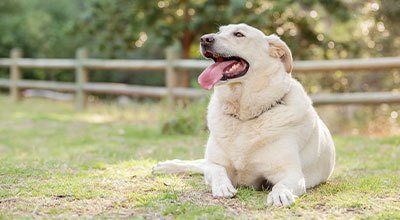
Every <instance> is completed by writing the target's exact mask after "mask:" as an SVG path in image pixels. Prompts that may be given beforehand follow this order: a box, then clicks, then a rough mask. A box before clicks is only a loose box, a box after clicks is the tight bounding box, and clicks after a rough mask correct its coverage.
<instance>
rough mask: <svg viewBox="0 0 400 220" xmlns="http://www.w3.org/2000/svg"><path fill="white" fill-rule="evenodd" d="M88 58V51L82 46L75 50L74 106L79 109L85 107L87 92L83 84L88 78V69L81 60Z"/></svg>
mask: <svg viewBox="0 0 400 220" xmlns="http://www.w3.org/2000/svg"><path fill="white" fill-rule="evenodd" d="M87 58H88V52H87V50H86V49H84V48H79V49H78V50H77V51H76V67H75V83H76V92H75V108H76V109H77V110H79V111H81V110H83V109H84V108H85V107H86V101H87V94H86V92H85V91H84V89H83V86H84V84H85V83H86V82H88V80H89V72H88V69H87V68H85V67H84V66H83V60H84V59H87Z"/></svg>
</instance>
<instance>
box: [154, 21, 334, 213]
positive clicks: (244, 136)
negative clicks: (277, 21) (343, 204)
mask: <svg viewBox="0 0 400 220" xmlns="http://www.w3.org/2000/svg"><path fill="white" fill-rule="evenodd" d="M237 31H240V32H242V33H243V34H244V35H245V37H241V38H238V37H235V36H234V35H233V33H234V32H237ZM213 36H214V38H215V51H217V52H218V53H221V54H224V55H226V56H227V55H230V56H240V57H242V58H243V59H245V60H247V61H248V62H249V64H250V68H249V70H248V72H247V74H246V75H245V76H243V77H240V78H236V79H232V80H228V81H227V82H223V83H218V84H217V85H216V86H215V88H214V93H213V95H212V97H211V100H210V103H209V106H208V115H207V121H208V128H209V130H210V136H209V139H208V142H207V148H206V152H205V160H204V161H201V160H200V161H196V162H193V161H180V160H174V161H167V162H163V163H159V164H158V165H157V166H155V167H154V169H153V170H154V172H158V173H177V172H196V173H204V175H205V179H206V183H208V184H210V185H211V187H212V193H213V196H215V197H233V196H234V195H235V194H236V190H235V188H234V186H235V187H237V186H250V187H255V188H260V187H261V186H260V184H261V182H262V181H263V180H268V181H269V182H270V183H272V184H273V188H272V191H271V192H270V193H269V195H268V198H267V203H268V204H273V205H276V206H288V205H290V204H292V203H293V202H294V201H295V197H296V196H300V195H302V194H303V193H305V191H306V188H310V187H313V186H316V185H318V184H320V183H322V182H325V181H326V180H327V179H328V178H329V176H330V175H331V173H332V171H333V167H334V164H335V149H334V144H333V141H332V138H331V135H330V133H329V130H328V129H327V128H326V126H325V125H324V123H323V122H322V121H321V119H320V118H319V117H318V115H317V113H316V112H315V110H314V108H313V106H312V102H311V100H310V98H309V97H308V96H307V94H306V92H305V91H304V89H303V87H302V85H301V84H300V83H299V82H298V81H296V80H295V79H293V78H292V77H291V68H292V57H291V54H290V50H289V49H288V48H287V46H286V44H285V43H284V42H283V41H282V40H280V39H279V38H278V37H277V36H275V35H270V36H265V35H264V34H263V33H262V32H261V31H259V30H257V29H255V28H253V27H250V26H248V25H245V24H237V25H228V26H224V27H221V28H220V32H219V33H217V34H213ZM282 97H283V104H278V105H275V106H274V107H272V108H271V109H270V110H268V111H266V112H264V111H263V110H264V109H266V108H267V107H269V106H271V105H273V104H274V103H276V101H277V100H280V99H281V98H282Z"/></svg>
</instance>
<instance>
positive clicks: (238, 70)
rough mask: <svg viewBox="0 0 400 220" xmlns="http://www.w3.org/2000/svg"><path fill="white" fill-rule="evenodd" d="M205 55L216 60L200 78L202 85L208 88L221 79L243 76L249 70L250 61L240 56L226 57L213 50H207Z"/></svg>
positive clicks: (226, 79)
mask: <svg viewBox="0 0 400 220" xmlns="http://www.w3.org/2000/svg"><path fill="white" fill-rule="evenodd" d="M203 55H204V56H205V57H206V58H210V59H213V60H214V62H215V63H214V64H212V65H210V66H209V67H207V69H205V70H204V71H203V72H202V73H201V74H200V76H199V78H198V82H199V84H200V85H201V87H203V88H204V89H207V90H209V89H211V88H212V87H213V86H214V85H215V84H216V83H218V82H220V81H228V80H230V79H235V78H239V77H242V76H244V75H246V73H247V71H248V70H249V63H248V62H247V61H246V60H245V59H243V58H241V57H238V56H229V57H225V56H222V55H221V54H218V53H214V52H211V51H205V52H204V53H203Z"/></svg>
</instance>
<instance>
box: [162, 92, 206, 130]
mask: <svg viewBox="0 0 400 220" xmlns="http://www.w3.org/2000/svg"><path fill="white" fill-rule="evenodd" d="M207 103H208V99H201V100H198V101H193V102H188V103H184V102H182V103H179V104H178V105H177V108H176V111H175V112H174V114H173V115H172V116H171V114H168V113H164V115H163V116H162V120H161V121H162V123H161V124H162V128H161V129H162V133H163V134H195V133H199V132H204V131H206V129H207V126H206V112H207Z"/></svg>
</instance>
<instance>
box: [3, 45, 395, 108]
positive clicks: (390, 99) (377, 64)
mask: <svg viewBox="0 0 400 220" xmlns="http://www.w3.org/2000/svg"><path fill="white" fill-rule="evenodd" d="M165 57H166V59H165V60H109V59H91V58H89V57H88V53H87V51H86V50H85V49H78V50H77V52H76V57H75V59H30V58H22V51H21V50H19V49H13V50H12V51H11V53H10V58H3V59H0V67H8V68H9V69H10V79H0V87H6V88H9V89H10V95H11V97H12V99H13V100H15V101H18V100H20V99H21V98H22V95H21V91H22V90H23V89H28V88H33V89H49V90H57V91H66V92H74V93H75V105H76V109H78V110H82V109H84V107H85V105H86V100H87V94H88V93H103V94H125V95H136V96H151V97H165V98H166V99H167V101H168V103H170V105H171V106H172V105H173V103H174V100H175V98H176V97H190V98H197V97H202V96H204V95H206V94H207V92H205V91H202V90H198V89H193V88H178V87H176V83H175V82H176V78H177V74H179V73H178V71H179V69H195V70H199V71H200V70H202V69H204V68H206V67H207V66H208V65H210V61H207V60H184V59H178V56H177V53H176V52H175V51H174V50H173V49H167V50H166V53H165ZM27 68H40V69H58V70H59V69H67V70H75V82H74V83H72V82H71V83H66V82H54V81H40V80H24V79H22V77H21V76H22V70H23V69H27ZM393 68H400V57H386V58H373V59H347V60H329V61H295V62H294V70H293V71H294V72H295V73H296V74H297V73H307V74H308V73H315V72H333V71H336V70H343V71H352V72H353V71H365V70H368V71H371V70H382V69H393ZM90 70H124V71H138V70H157V71H163V72H165V74H166V77H165V78H166V80H165V85H166V86H165V87H153V86H139V85H127V84H117V83H93V82H90V77H89V72H90ZM311 98H312V99H313V101H314V104H315V105H322V104H380V103H400V93H398V92H397V93H396V92H368V93H364V92H363V93H335V94H315V95H312V96H311Z"/></svg>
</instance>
